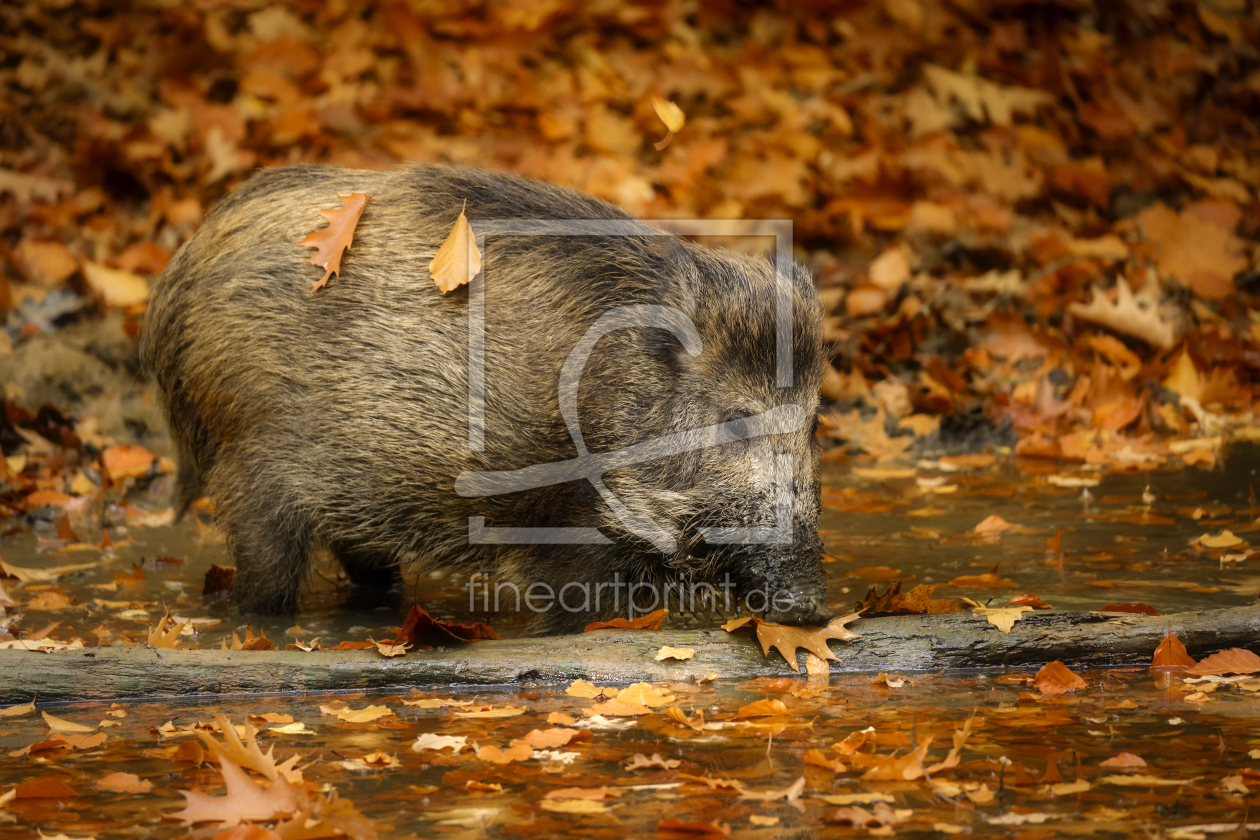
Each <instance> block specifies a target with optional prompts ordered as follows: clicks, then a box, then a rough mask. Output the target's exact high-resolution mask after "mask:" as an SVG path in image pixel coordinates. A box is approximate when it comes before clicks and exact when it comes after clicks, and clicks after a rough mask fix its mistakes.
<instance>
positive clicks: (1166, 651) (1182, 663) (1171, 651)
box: [1151, 630, 1197, 670]
mask: <svg viewBox="0 0 1260 840" xmlns="http://www.w3.org/2000/svg"><path fill="white" fill-rule="evenodd" d="M1196 664H1197V663H1196V662H1195V661H1194V657H1192V656H1191V655H1190V654H1189V653H1188V652H1187V651H1186V646H1185V645H1183V644H1182V643H1181V640H1180V639H1178V638H1177V637H1176V636H1174V635H1173V634H1172V631H1171V630H1170V631H1169V632H1168V635H1167V636H1165V637H1164V640H1163V641H1162V642H1160V643H1159V646H1158V647H1156V648H1155V655H1154V656H1153V657H1152V659H1151V669H1152V670H1154V669H1156V668H1193V667H1194V666H1195V665H1196Z"/></svg>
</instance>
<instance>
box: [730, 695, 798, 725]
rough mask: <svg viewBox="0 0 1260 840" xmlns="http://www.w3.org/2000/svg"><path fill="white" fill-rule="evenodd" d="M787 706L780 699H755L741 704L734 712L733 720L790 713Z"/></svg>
mask: <svg viewBox="0 0 1260 840" xmlns="http://www.w3.org/2000/svg"><path fill="white" fill-rule="evenodd" d="M790 714H791V712H790V711H789V710H788V707H787V706H785V705H784V704H783V701H782V700H757V701H756V702H753V703H749V704H748V705H747V706H741V707H740V709H739V711H738V712H736V713H735V717H734V720H747V719H748V718H755V717H766V716H768V715H790Z"/></svg>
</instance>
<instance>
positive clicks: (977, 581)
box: [949, 572, 1018, 589]
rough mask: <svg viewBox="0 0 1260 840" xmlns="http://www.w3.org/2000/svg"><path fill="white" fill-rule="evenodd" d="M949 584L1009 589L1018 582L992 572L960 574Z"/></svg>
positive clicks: (976, 587)
mask: <svg viewBox="0 0 1260 840" xmlns="http://www.w3.org/2000/svg"><path fill="white" fill-rule="evenodd" d="M949 584H950V586H968V587H971V588H972V589H1010V588H1011V587H1013V586H1017V585H1018V584H1016V583H1015V581H1013V580H1011V579H1010V578H1002V577H998V576H997V575H995V574H993V573H992V572H985V573H984V574H982V575H962V576H960V577H956V578H954V579H953V580H951V581H950V582H949Z"/></svg>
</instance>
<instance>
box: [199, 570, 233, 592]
mask: <svg viewBox="0 0 1260 840" xmlns="http://www.w3.org/2000/svg"><path fill="white" fill-rule="evenodd" d="M235 582H236V568H235V567H234V566H217V565H211V566H210V568H209V569H207V570H206V577H205V581H204V582H203V584H202V590H201V595H202V597H209V596H210V595H217V594H219V593H220V592H231V591H232V585H233V584H234V583H235Z"/></svg>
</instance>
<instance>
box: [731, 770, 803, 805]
mask: <svg viewBox="0 0 1260 840" xmlns="http://www.w3.org/2000/svg"><path fill="white" fill-rule="evenodd" d="M804 792H805V777H804V776H801V777H800V778H799V779H797V780H796V781H795V782H793V783H792V784H790V785H788V786H787V787H785V788H783V789H782V790H763V791H757V790H744V791H740V794H739V798H740V799H752V800H755V801H757V802H777V801H779V800H780V799H782V800H783V801H784V802H786V803H788V804H789V805H791V806H792V807H793V808H795V809H796V810H798V811H800V812H801V813H804V812H805V803H804V802H802V801H801V794H802V793H804Z"/></svg>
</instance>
